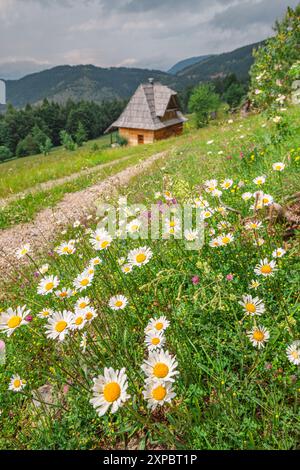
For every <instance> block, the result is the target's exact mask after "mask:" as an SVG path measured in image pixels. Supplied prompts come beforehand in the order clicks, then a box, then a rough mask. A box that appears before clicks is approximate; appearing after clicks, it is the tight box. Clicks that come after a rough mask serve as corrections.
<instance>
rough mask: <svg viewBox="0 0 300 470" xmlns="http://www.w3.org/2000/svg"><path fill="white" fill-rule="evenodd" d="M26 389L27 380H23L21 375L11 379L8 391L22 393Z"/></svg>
mask: <svg viewBox="0 0 300 470" xmlns="http://www.w3.org/2000/svg"><path fill="white" fill-rule="evenodd" d="M24 387H26V382H25V380H22V379H21V377H20V376H19V375H13V376H12V378H11V379H10V382H9V386H8V389H9V390H12V391H13V392H20V391H21V390H23V388H24Z"/></svg>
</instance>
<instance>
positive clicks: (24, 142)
mask: <svg viewBox="0 0 300 470" xmlns="http://www.w3.org/2000/svg"><path fill="white" fill-rule="evenodd" d="M125 105H126V102H125V101H120V100H115V101H109V102H103V103H102V104H97V103H94V102H85V101H82V102H79V103H78V102H73V101H70V100H69V101H68V102H66V103H65V104H58V103H54V102H49V101H48V100H47V99H45V100H44V101H43V103H42V104H41V105H40V106H31V105H27V106H26V107H25V108H24V109H15V108H14V107H13V106H11V105H8V107H7V110H6V113H5V114H2V115H0V161H1V160H2V161H3V160H6V159H8V158H10V157H12V156H14V155H15V156H17V157H23V156H27V155H34V154H37V153H42V152H43V153H45V154H47V153H49V151H50V150H51V148H52V147H56V146H58V145H61V144H63V145H65V143H66V142H69V143H70V142H71V143H72V142H73V144H74V145H82V143H83V142H84V141H87V140H90V139H96V138H98V137H100V136H101V135H103V133H104V131H105V129H107V127H109V125H110V124H111V123H112V122H113V121H114V120H116V119H117V117H118V116H119V115H120V113H121V112H122V111H123V109H124V107H125Z"/></svg>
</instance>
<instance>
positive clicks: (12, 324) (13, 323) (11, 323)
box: [7, 316, 22, 328]
mask: <svg viewBox="0 0 300 470" xmlns="http://www.w3.org/2000/svg"><path fill="white" fill-rule="evenodd" d="M21 321H22V318H21V317H17V316H14V317H10V319H9V320H8V322H7V326H8V328H17V326H19V325H20V323H21Z"/></svg>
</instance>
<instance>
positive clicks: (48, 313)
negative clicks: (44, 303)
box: [37, 308, 53, 318]
mask: <svg viewBox="0 0 300 470" xmlns="http://www.w3.org/2000/svg"><path fill="white" fill-rule="evenodd" d="M52 314H53V310H52V309H51V308H43V310H41V311H40V313H38V315H37V316H38V317H39V318H47V317H50V316H51V315H52Z"/></svg>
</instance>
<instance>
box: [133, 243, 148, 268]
mask: <svg viewBox="0 0 300 470" xmlns="http://www.w3.org/2000/svg"><path fill="white" fill-rule="evenodd" d="M152 256H153V253H152V251H151V250H150V248H147V247H146V246H143V247H141V248H136V249H135V250H131V251H130V252H129V253H128V262H129V263H130V264H131V265H133V266H138V267H140V266H142V265H144V264H147V263H148V262H149V260H150V259H151V258H152Z"/></svg>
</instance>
